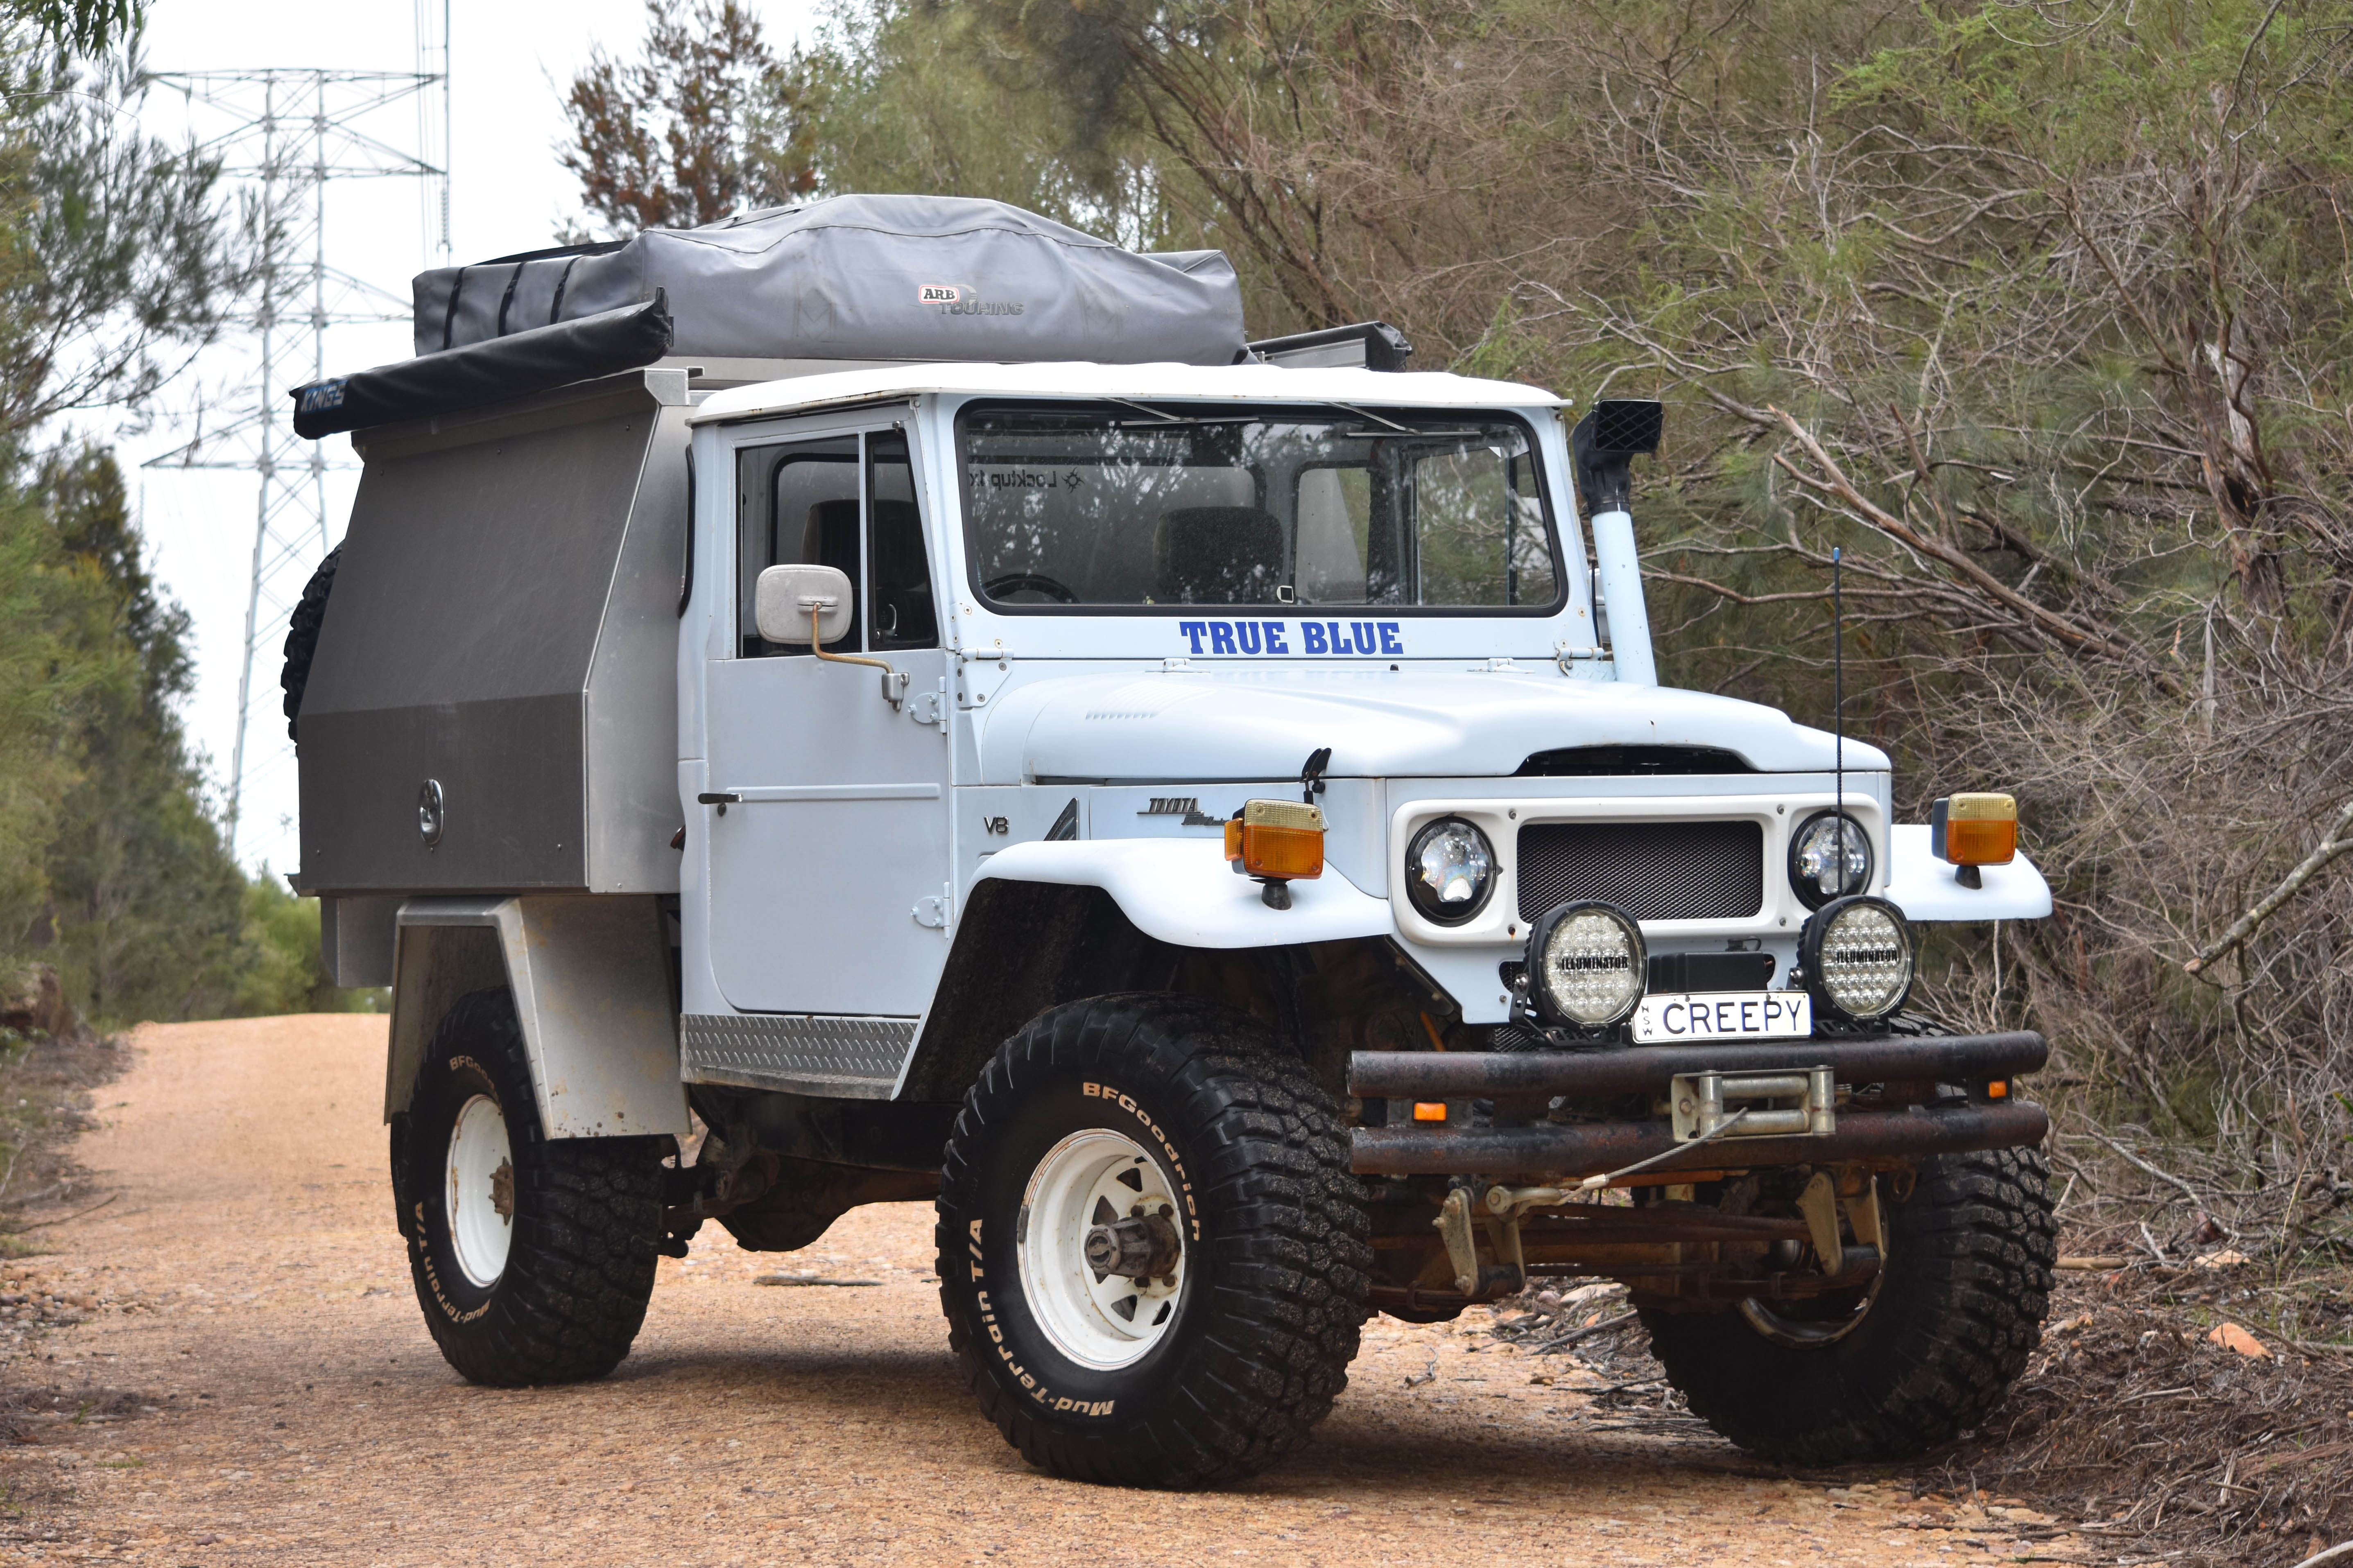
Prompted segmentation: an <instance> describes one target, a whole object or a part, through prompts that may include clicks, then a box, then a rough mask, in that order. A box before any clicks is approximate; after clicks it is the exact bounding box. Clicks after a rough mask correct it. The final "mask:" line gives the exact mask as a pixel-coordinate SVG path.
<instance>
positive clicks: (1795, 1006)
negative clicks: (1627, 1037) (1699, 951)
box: [1634, 991, 1814, 1046]
mask: <svg viewBox="0 0 2353 1568" xmlns="http://www.w3.org/2000/svg"><path fill="white" fill-rule="evenodd" d="M1813 1032H1814V999H1813V998H1812V997H1811V996H1810V995H1808V994H1806V993H1805V992H1803V991H1700V992H1694V993H1691V994H1679V993H1675V992H1665V993H1662V994H1659V995H1655V996H1645V997H1643V998H1642V1000H1641V1004H1640V1005H1637V1006H1636V1007H1635V1009H1634V1038H1635V1039H1636V1040H1637V1041H1638V1042H1640V1043H1641V1044H1643V1045H1646V1046H1651V1045H1670V1044H1673V1043H1675V1042H1677V1041H1681V1040H1786V1039H1788V1038H1790V1037H1792V1036H1805V1035H1810V1034H1812V1033H1813Z"/></svg>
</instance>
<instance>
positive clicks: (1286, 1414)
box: [938, 995, 1372, 1488]
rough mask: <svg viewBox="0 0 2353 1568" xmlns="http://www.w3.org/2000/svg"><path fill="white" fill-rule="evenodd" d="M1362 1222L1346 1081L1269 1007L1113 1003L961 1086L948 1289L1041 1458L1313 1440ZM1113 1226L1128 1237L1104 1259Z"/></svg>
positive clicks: (1012, 1043) (1333, 1372)
mask: <svg viewBox="0 0 2353 1568" xmlns="http://www.w3.org/2000/svg"><path fill="white" fill-rule="evenodd" d="M1122 1226H1124V1227H1125V1229H1124V1230H1122V1229H1121V1228H1120V1227H1122ZM1367 1229H1368V1221H1367V1220H1366V1215H1365V1212H1364V1209H1363V1206H1362V1204H1361V1201H1360V1196H1359V1194H1358V1191H1357V1188H1356V1182H1355V1179H1354V1178H1353V1177H1352V1176H1350V1175H1349V1173H1348V1141H1347V1134H1346V1132H1345V1130H1344V1129H1342V1127H1341V1126H1340V1123H1339V1119H1338V1117H1337V1115H1336V1114H1335V1109H1334V1106H1333V1104H1332V1100H1331V1098H1330V1097H1329V1096H1328V1095H1326V1094H1325V1093H1324V1090H1323V1089H1320V1088H1319V1087H1317V1085H1316V1084H1315V1082H1314V1079H1311V1078H1310V1077H1309V1076H1308V1074H1307V1072H1306V1070H1305V1069H1304V1068H1302V1067H1301V1066H1300V1065H1299V1064H1298V1063H1297V1061H1295V1060H1294V1059H1293V1058H1291V1057H1289V1056H1288V1055H1287V1054H1286V1053H1285V1052H1284V1051H1283V1050H1282V1047H1281V1046H1280V1045H1279V1044H1278V1043H1277V1042H1276V1040H1275V1039H1274V1037H1272V1036H1271V1035H1270V1034H1269V1033H1268V1032H1267V1031H1266V1030H1265V1029H1264V1028H1263V1027H1262V1026H1261V1025H1259V1024H1258V1023H1257V1022H1256V1021H1255V1020H1253V1019H1251V1018H1250V1017H1249V1016H1246V1015H1244V1014H1241V1013H1238V1012H1235V1011H1232V1010H1231V1009H1229V1008H1225V1007H1221V1006H1218V1005H1210V1004H1207V1003H1202V1002H1198V1001H1194V1000H1191V999H1188V998H1184V997H1176V996H1166V995H1119V996H1105V997H1098V998H1094V999H1092V1000H1090V1001H1085V1002H1075V1003H1071V1004H1070V1005H1066V1006H1062V1007H1058V1008H1055V1009H1054V1010H1052V1011H1050V1012H1048V1013H1045V1014H1041V1015H1040V1016H1039V1017H1037V1018H1035V1019H1033V1020H1032V1021H1031V1022H1030V1023H1029V1025H1028V1026H1025V1027H1024V1028H1023V1029H1022V1030H1021V1032H1020V1033H1018V1034H1017V1035H1015V1036H1014V1037H1012V1038H1011V1039H1010V1040H1008V1041H1007V1042H1006V1043H1005V1045H1004V1046H1003V1047H1000V1048H999V1049H998V1051H997V1055H996V1057H995V1058H993V1059H991V1060H990V1062H989V1064H988V1066H987V1068H984V1069H983V1071H982V1073H981V1075H980V1079H979V1081H978V1082H977V1083H976V1084H975V1085H974V1087H973V1089H972V1090H971V1092H970V1093H969V1094H967V1095H966V1096H965V1104H964V1110H963V1111H962V1113H961V1114H960V1115H959V1116H958V1117H957V1118H956V1122H955V1131H954V1132H953V1133H952V1134H951V1135H950V1138H949V1142H948V1146H947V1152H946V1158H945V1169H944V1173H943V1177H942V1183H941V1192H940V1200H939V1230H938V1244H939V1253H940V1261H939V1268H940V1302H941V1305H942V1307H943V1308H944V1310H945V1311H946V1313H947V1319H948V1338H949V1342H950V1343H951V1344H952V1345H953V1346H954V1347H955V1352H956V1353H957V1355H958V1356H959V1357H960V1358H961V1359H962V1361H963V1363H964V1366H965V1373H966V1376H967V1378H968V1380H969V1382H970V1384H971V1386H972V1390H973V1392H974V1394H976V1395H977V1396H978V1398H979V1401H980V1406H981V1409H982V1411H983V1412H984V1413H985V1414H986V1415H987V1416H988V1418H989V1419H990V1420H992V1421H994V1422H995V1423H996V1424H997V1429H998V1430H999V1431H1001V1432H1003V1433H1004V1434H1005V1439H1006V1441H1007V1442H1008V1443H1010V1444H1012V1445H1013V1446H1014V1447H1016V1448H1018V1449H1019V1450H1020V1451H1021V1453H1022V1455H1023V1456H1024V1457H1025V1458H1028V1459H1029V1461H1030V1462H1031V1463H1032V1464H1035V1465H1038V1466H1039V1467H1041V1468H1045V1469H1048V1470H1050V1471H1052V1472H1053V1473H1055V1474H1057V1475H1060V1476H1065V1477H1069V1478H1071V1479H1075V1480H1086V1481H1100V1482H1107V1483H1111V1484H1114V1485H1120V1486H1138V1487H1172V1488H1174V1487H1197V1486H1202V1485H1206V1484H1210V1483H1215V1482H1223V1481H1230V1480H1236V1479H1240V1478H1242V1477H1245V1476H1249V1475H1252V1474H1254V1473H1256V1472H1257V1471H1259V1470H1261V1469H1263V1468H1266V1467H1267V1466H1269V1465H1271V1464H1273V1463H1274V1462H1275V1461H1276V1460H1278V1459H1281V1458H1283V1457H1284V1456H1285V1455H1287V1454H1289V1453H1291V1452H1292V1451H1293V1450H1294V1449H1296V1448H1298V1447H1300V1446H1301V1445H1302V1444H1303V1443H1304V1442H1305V1441H1306V1439H1307V1436H1308V1434H1309V1432H1310V1431H1311V1430H1312V1429H1313V1428H1314V1426H1315V1424H1316V1423H1317V1422H1319V1421H1321V1420H1322V1419H1323V1418H1324V1415H1327V1414H1328V1413H1329V1412H1330V1410H1331V1408H1332V1401H1333V1399H1334V1398H1335V1396H1336V1395H1337V1394H1339V1392H1340V1390H1341V1389H1342V1388H1343V1387H1345V1385H1346V1383H1347V1366H1348V1363H1349V1362H1350V1361H1351V1360H1352V1359H1353V1358H1354V1357H1355V1355H1356V1345H1357V1335H1358V1331H1360V1330H1361V1329H1362V1327H1363V1325H1364V1321H1365V1292H1366V1286H1367V1284H1368V1278H1367V1269H1368V1268H1369V1266H1370V1264H1371V1260H1372V1255H1371V1252H1370V1249H1369V1248H1368V1247H1367V1246H1366V1241H1365V1237H1366V1231H1367ZM1099 1232H1100V1233H1102V1236H1108V1237H1114V1238H1116V1239H1117V1240H1118V1244H1119V1250H1118V1252H1117V1254H1116V1256H1117V1258H1118V1259H1119V1261H1118V1263H1117V1264H1116V1266H1115V1267H1114V1268H1113V1269H1112V1271H1110V1272H1103V1271H1101V1270H1098V1269H1096V1268H1093V1267H1092V1263H1093V1262H1095V1261H1097V1260H1099V1259H1101V1258H1104V1257H1106V1256H1110V1255H1111V1253H1110V1248H1111V1242H1110V1241H1105V1240H1102V1239H1101V1238H1100V1237H1098V1233H1099ZM1091 1237H1093V1238H1096V1245H1098V1246H1099V1247H1103V1249H1104V1250H1103V1251H1101V1252H1097V1253H1094V1254H1090V1253H1088V1252H1087V1250H1086V1247H1087V1245H1088V1243H1089V1241H1090V1238H1091ZM1122 1269H1124V1270H1127V1272H1124V1273H1123V1272H1121V1271H1120V1270H1122Z"/></svg>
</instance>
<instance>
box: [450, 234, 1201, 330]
mask: <svg viewBox="0 0 2353 1568" xmlns="http://www.w3.org/2000/svg"><path fill="white" fill-rule="evenodd" d="M416 290H417V353H419V354H429V353H438V352H439V351H441V350H444V349H451V348H461V347H464V346H466V345H468V344H470V343H479V342H487V341H489V340H491V339H493V338H500V337H505V336H509V335H512V334H513V333H515V332H520V331H528V330H530V329H532V328H534V327H545V326H548V325H551V324H553V323H554V322H558V321H572V320H575V319H576V318H579V317H582V316H592V315H597V314H600V313H602V312H604V311H607V310H619V309H622V308H624V307H627V306H632V305H638V304H642V303H644V302H646V301H648V300H652V299H653V298H654V295H655V292H656V291H657V290H667V292H668V296H669V303H670V316H671V318H672V320H673V321H674V322H675V323H676V327H675V331H676V337H675V340H674V342H673V343H672V345H671V348H670V353H672V354H673V355H684V356H690V357H691V356H692V355H696V354H705V355H709V356H712V357H713V358H747V359H915V360H986V361H995V360H1008V361H1041V360H1094V361H1099V362H1103V363H1125V364H1134V363H1146V362H1151V361H1160V360H1173V361H1176V362H1177V363H1187V364H1230V363H1233V362H1234V361H1235V360H1236V359H1237V358H1239V357H1240V355H1241V353H1242V352H1243V343H1244V337H1243V332H1242V310H1241V291H1240V287H1239V285H1238V284H1237V282H1236V280H1235V278H1234V269H1233V268H1232V266H1231V264H1229V262H1228V261H1227V260H1226V258H1225V256H1224V254H1223V253H1222V252H1219V251H1215V250H1196V251H1182V252H1169V253H1166V254H1162V255H1145V254H1141V253H1139V252H1136V251H1132V250H1124V249H1122V248H1121V247H1118V246H1115V245H1113V244H1111V243H1110V242H1109V241H1106V240H1101V239H1097V238H1095V237H1092V235H1086V234H1082V233H1080V232H1079V231H1078V230H1077V229H1074V228H1068V227H1065V226H1062V225H1060V224H1058V223H1055V222H1053V221H1052V220H1050V219H1048V218H1043V217H1040V216H1038V215H1037V214H1035V213H1030V212H1024V211H1023V210H1021V209H1020V208H1019V207H1014V206H1008V205H1005V204H1004V203H1002V202H992V201H980V200H976V199H972V198H968V197H961V196H886V195H849V196H833V197H830V198H828V199H826V200H823V201H815V202H808V203H806V204H804V205H799V206H791V207H776V208H771V209H769V210H767V211H764V212H755V213H746V214H744V215H743V216H738V217H733V218H729V219H727V220H726V221H725V222H723V223H715V224H712V225H711V226H708V227H704V228H694V229H649V230H647V231H646V232H644V233H642V234H639V235H638V236H637V237H635V238H634V239H630V240H628V241H626V242H620V243H616V244H610V245H605V246H586V247H577V248H573V249H566V250H556V251H544V252H535V253H533V254H532V255H530V256H523V257H509V258H504V259H502V260H499V261H489V262H480V263H477V264H476V265H474V266H471V267H445V268H437V269H435V270H433V271H430V272H422V273H419V274H418V275H417V283H416Z"/></svg>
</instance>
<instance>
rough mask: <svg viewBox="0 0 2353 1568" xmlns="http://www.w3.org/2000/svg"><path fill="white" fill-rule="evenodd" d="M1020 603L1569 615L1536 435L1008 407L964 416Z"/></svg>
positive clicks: (1219, 410)
mask: <svg viewBox="0 0 2353 1568" xmlns="http://www.w3.org/2000/svg"><path fill="white" fill-rule="evenodd" d="M957 436H958V454H957V455H958V457H959V458H960V459H961V467H962V469H963V475H964V510H965V528H966V529H967V531H968V537H969V540H970V549H971V552H972V558H973V562H974V563H975V571H974V575H975V577H976V581H977V585H978V587H979V589H980V591H981V593H982V594H983V595H985V596H986V597H987V598H988V599H989V600H990V601H991V602H992V603H995V604H997V605H1009V606H1015V607H1018V606H1022V605H1429V606H1438V607H1447V608H1461V609H1470V608H1479V609H1488V608H1493V609H1512V608H1519V609H1525V610H1526V611H1528V612H1530V613H1542V612H1548V611H1550V610H1552V609H1554V608H1555V607H1556V606H1557V604H1558V602H1559V597H1560V587H1561V574H1560V570H1559V567H1558V564H1557V563H1558V559H1559V556H1558V552H1557V546H1556V543H1555V541H1554V537H1553V529H1552V526H1551V521H1550V518H1549V513H1548V510H1547V509H1546V505H1545V502H1544V488H1543V485H1542V484H1541V482H1540V481H1539V478H1538V475H1537V472H1536V464H1535V454H1534V452H1533V451H1532V450H1531V448H1530V441H1529V433H1528V429H1527V426H1525V425H1523V424H1521V423H1520V422H1519V421H1518V420H1516V419H1513V418H1509V417H1507V416H1500V415H1494V414H1483V413H1481V414H1470V415H1460V414H1419V413H1403V412H1399V411H1398V410H1395V409H1380V410H1377V411H1359V410H1356V409H1353V408H1346V407H1340V406H1336V405H1308V406H1303V407H1300V406H1294V407H1285V408H1280V409H1255V410H1250V409H1242V410H1237V409H1235V408H1233V407H1232V406H1231V405H1216V406H1208V405H1199V404H1190V405H1187V404H1180V403H1165V404H1163V403H1155V404H1151V405H1145V404H1141V403H1135V404H1128V403H1111V404H1087V405H1025V406H1018V407H1008V406H1005V405H995V406H987V405H984V406H980V407H976V408H972V409H967V410H966V411H965V414H964V415H963V416H962V417H961V418H960V419H959V420H958V421H957Z"/></svg>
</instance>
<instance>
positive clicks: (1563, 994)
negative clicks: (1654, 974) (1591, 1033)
mask: <svg viewBox="0 0 2353 1568" xmlns="http://www.w3.org/2000/svg"><path fill="white" fill-rule="evenodd" d="M1528 961H1529V968H1530V971H1531V972H1532V977H1533V978H1534V980H1535V994H1536V998H1537V1006H1538V1009H1539V1010H1540V1011H1541V1012H1542V1013H1543V1014H1544V1015H1545V1016H1546V1019H1547V1021H1549V1022H1553V1023H1560V1024H1573V1025H1576V1026H1578V1027H1581V1028H1588V1029H1598V1028H1601V1027H1603V1026H1607V1025H1610V1024H1614V1023H1616V1022H1618V1020H1620V1018H1623V1017H1624V1016H1626V1015H1627V1014H1629V1013H1631V1012H1632V1011H1633V1010H1634V1004H1635V1003H1637V1002H1640V1001H1641V999H1642V993H1643V991H1644V990H1646V989H1647V988H1648V986H1649V983H1650V977H1651V958H1650V952H1649V950H1648V949H1647V948H1645V947H1644V946H1643V945H1642V928H1641V926H1638V925H1636V924H1635V923H1634V917H1633V916H1631V915H1630V914H1628V913H1626V912H1625V911H1624V910H1620V909H1616V908H1614V907H1612V906H1610V905H1609V904H1563V905H1562V906H1561V907H1560V908H1558V909H1556V910H1553V911H1552V912H1551V913H1549V914H1547V915H1546V916H1545V917H1544V919H1542V920H1540V921H1537V922H1536V929H1535V931H1531V932H1530V933H1529V935H1528Z"/></svg>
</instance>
